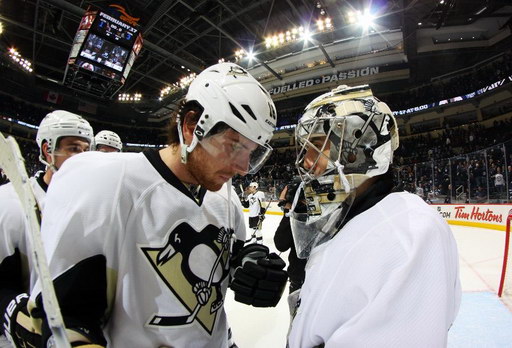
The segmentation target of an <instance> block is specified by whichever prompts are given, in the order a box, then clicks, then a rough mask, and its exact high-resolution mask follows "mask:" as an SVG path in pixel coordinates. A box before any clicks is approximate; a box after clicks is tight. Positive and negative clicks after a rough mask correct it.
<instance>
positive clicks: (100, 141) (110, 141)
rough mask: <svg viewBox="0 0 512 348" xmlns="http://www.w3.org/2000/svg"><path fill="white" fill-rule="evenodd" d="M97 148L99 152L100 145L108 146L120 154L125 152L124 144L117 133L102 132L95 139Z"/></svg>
mask: <svg viewBox="0 0 512 348" xmlns="http://www.w3.org/2000/svg"><path fill="white" fill-rule="evenodd" d="M94 143H95V145H94V146H95V148H96V150H98V145H106V146H110V147H113V148H115V149H117V150H118V151H119V152H121V151H122V150H123V142H122V141H121V138H120V137H119V135H117V133H115V132H112V131H109V130H102V131H100V132H98V134H96V136H95V137H94Z"/></svg>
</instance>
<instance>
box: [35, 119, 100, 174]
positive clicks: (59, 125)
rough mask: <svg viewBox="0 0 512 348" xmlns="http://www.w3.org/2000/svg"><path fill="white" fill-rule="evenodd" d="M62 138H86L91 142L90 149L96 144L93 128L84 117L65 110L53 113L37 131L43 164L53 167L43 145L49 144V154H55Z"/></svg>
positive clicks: (40, 158)
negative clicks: (44, 152) (45, 155)
mask: <svg viewBox="0 0 512 348" xmlns="http://www.w3.org/2000/svg"><path fill="white" fill-rule="evenodd" d="M62 137H80V138H84V139H85V140H87V141H88V142H89V144H90V149H92V146H93V143H94V138H93V130H92V127H91V125H90V124H89V122H87V120H85V119H84V118H82V116H79V115H77V114H73V113H71V112H68V111H64V110H55V111H52V112H50V113H49V114H47V115H46V116H45V117H44V118H43V120H42V121H41V123H40V124H39V129H38V130H37V135H36V142H37V146H39V161H40V162H41V163H43V164H44V165H47V166H50V167H51V164H49V163H47V162H46V159H45V158H44V154H43V149H42V145H43V143H44V142H47V143H48V153H50V154H53V152H54V151H55V149H56V147H57V144H58V143H59V139H60V138H62Z"/></svg>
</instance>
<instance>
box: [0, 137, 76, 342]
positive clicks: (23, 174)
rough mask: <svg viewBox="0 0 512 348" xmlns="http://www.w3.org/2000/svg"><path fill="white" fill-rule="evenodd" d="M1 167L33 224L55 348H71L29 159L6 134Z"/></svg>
mask: <svg viewBox="0 0 512 348" xmlns="http://www.w3.org/2000/svg"><path fill="white" fill-rule="evenodd" d="M0 168H2V169H3V171H4V172H5V174H6V175H7V177H8V178H9V180H10V181H11V183H12V185H13V187H14V189H15V190H16V193H17V194H18V196H19V199H20V202H21V205H22V207H23V210H24V211H25V217H26V219H27V223H28V224H29V228H30V234H29V240H30V243H31V245H32V258H33V263H34V267H35V269H36V272H37V275H38V276H39V279H40V281H41V293H42V296H43V304H44V310H45V313H46V317H47V319H48V325H49V326H50V329H51V331H52V334H53V339H54V341H55V347H57V348H71V345H70V343H69V340H68V337H67V335H66V328H65V326H64V322H63V320H62V315H61V313H60V308H59V303H58V302H57V297H56V295H55V289H54V288H53V282H52V278H51V277H50V271H49V269H48V263H47V260H46V253H45V251H44V247H43V241H42V239H41V230H40V225H39V224H40V218H41V214H40V211H39V208H38V205H37V201H36V198H35V196H34V192H33V190H32V185H31V184H30V181H29V177H28V174H27V170H26V169H25V160H24V159H23V156H22V155H21V152H20V148H19V146H18V143H17V142H16V140H15V139H14V138H13V137H8V138H7V139H6V138H5V137H4V136H3V134H2V133H0Z"/></svg>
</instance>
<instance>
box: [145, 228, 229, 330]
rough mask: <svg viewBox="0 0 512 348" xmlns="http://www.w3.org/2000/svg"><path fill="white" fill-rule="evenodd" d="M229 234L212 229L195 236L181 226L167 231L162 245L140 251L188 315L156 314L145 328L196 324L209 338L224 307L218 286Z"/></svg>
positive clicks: (226, 263) (225, 266)
mask: <svg viewBox="0 0 512 348" xmlns="http://www.w3.org/2000/svg"><path fill="white" fill-rule="evenodd" d="M232 233H233V231H227V230H226V229H225V228H224V227H222V228H218V227H216V226H214V225H208V226H206V227H205V228H204V229H203V230H201V231H199V232H198V231H196V230H195V229H194V228H192V227H191V226H190V225H189V224H188V223H186V222H183V223H181V224H179V225H178V226H177V227H176V228H174V229H173V230H172V231H171V233H170V234H169V238H168V241H167V243H166V244H165V245H163V246H161V247H157V248H154V247H141V250H142V252H143V253H144V255H145V256H146V257H147V259H148V260H149V262H150V264H151V266H153V269H154V270H155V271H156V273H157V274H158V275H159V276H160V279H162V281H163V282H164V283H165V284H166V285H167V286H168V288H169V290H171V291H172V292H173V294H174V295H175V296H176V298H178V299H179V300H180V302H181V303H182V304H183V306H184V307H185V308H186V309H187V310H188V311H189V314H188V315H183V316H165V315H164V314H158V313H156V314H155V315H154V316H153V317H152V318H150V319H149V322H148V323H149V325H151V326H159V327H162V326H176V325H186V324H189V323H192V322H193V321H194V320H196V321H197V322H198V323H199V324H201V326H202V327H203V328H204V329H205V330H206V331H207V332H208V333H209V334H210V335H211V333H212V331H213V327H214V325H215V321H216V318H217V313H218V310H219V309H221V308H222V305H223V304H224V294H223V293H222V289H221V284H222V282H223V280H224V279H225V278H226V277H227V275H228V271H229V255H230V251H229V246H230V239H231V235H232Z"/></svg>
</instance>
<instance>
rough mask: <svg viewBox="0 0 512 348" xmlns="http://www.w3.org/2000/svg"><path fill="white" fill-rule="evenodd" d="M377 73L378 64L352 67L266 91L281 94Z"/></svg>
mask: <svg viewBox="0 0 512 348" xmlns="http://www.w3.org/2000/svg"><path fill="white" fill-rule="evenodd" d="M378 73H379V67H378V66H372V67H369V66H368V67H365V68H361V69H352V70H348V71H341V72H338V73H336V74H330V75H323V76H319V77H314V78H311V79H307V80H302V81H297V82H293V83H288V84H285V85H282V86H277V87H273V88H272V89H270V90H269V91H268V92H269V93H270V94H273V95H275V94H281V93H286V92H289V91H294V90H297V89H302V88H306V87H311V86H315V85H321V84H324V83H329V82H336V81H342V80H348V79H354V78H357V77H362V76H369V75H376V74H378Z"/></svg>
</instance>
